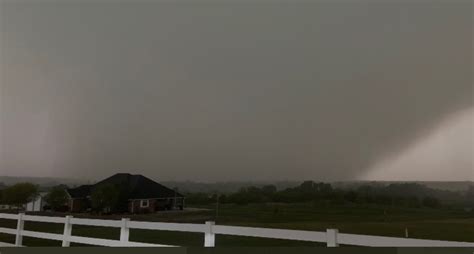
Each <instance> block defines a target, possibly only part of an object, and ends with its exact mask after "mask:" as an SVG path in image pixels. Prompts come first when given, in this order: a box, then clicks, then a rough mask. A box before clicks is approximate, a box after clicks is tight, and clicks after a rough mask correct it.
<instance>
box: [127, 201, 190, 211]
mask: <svg viewBox="0 0 474 254" xmlns="http://www.w3.org/2000/svg"><path fill="white" fill-rule="evenodd" d="M174 202H176V203H174ZM140 203H141V200H130V201H129V202H128V212H129V213H154V212H158V211H165V210H168V209H173V206H176V207H179V208H181V209H182V208H183V207H184V198H176V200H174V198H169V199H148V204H149V205H148V207H141V206H140Z"/></svg>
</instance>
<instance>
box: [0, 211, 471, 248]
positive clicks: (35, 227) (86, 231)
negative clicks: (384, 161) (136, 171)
mask: <svg viewBox="0 0 474 254" xmlns="http://www.w3.org/2000/svg"><path fill="white" fill-rule="evenodd" d="M213 207H214V206H208V207H206V206H202V207H201V208H208V209H210V210H203V211H192V212H168V213H159V214H153V215H137V216H130V215H128V216H127V215H124V216H120V215H116V216H102V217H100V218H104V219H119V218H120V217H129V218H131V219H132V220H141V221H164V222H186V223H204V222H205V221H206V220H215V221H216V223H217V224H221V225H239V226H254V227H267V228H286V229H300V230H314V231H325V230H326V229H327V228H337V229H339V231H340V232H344V233H354V234H368V235H382V236H396V237H404V234H405V228H408V232H409V236H410V237H411V238H424V239H434V240H452V241H469V242H474V214H473V213H466V212H464V211H460V210H447V209H402V208H382V207H361V206H359V207H349V206H338V207H334V206H331V207H329V206H327V207H326V206H325V205H320V204H319V205H318V204H252V205H220V206H219V216H218V218H217V219H216V218H215V214H216V213H215V211H214V210H212V208H213ZM61 216H63V215H61ZM74 216H75V217H84V216H85V215H79V214H77V215H74ZM96 217H97V216H96ZM0 227H9V228H15V227H16V223H15V221H11V220H0ZM25 229H27V230H32V231H41V232H50V233H59V234H62V231H63V226H62V225H59V224H51V223H36V222H26V223H25ZM119 234H120V232H119V229H117V228H104V227H90V226H74V227H73V235H77V236H88V237H97V238H106V239H119ZM130 240H131V241H139V242H149V243H160V244H170V245H180V246H202V245H203V241H204V236H203V234H199V233H182V232H168V231H155V230H153V231H152V230H136V229H133V230H131V233H130ZM0 241H3V242H14V236H10V235H5V234H0ZM24 245H27V246H52V245H53V246H58V245H60V242H58V241H46V240H41V239H35V238H25V239H24ZM216 245H217V246H317V245H324V244H320V243H309V242H299V241H285V240H274V239H262V238H252V237H234V236H221V235H218V236H217V237H216ZM73 246H74V244H73Z"/></svg>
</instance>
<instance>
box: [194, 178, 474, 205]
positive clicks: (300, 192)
mask: <svg viewBox="0 0 474 254" xmlns="http://www.w3.org/2000/svg"><path fill="white" fill-rule="evenodd" d="M217 199H218V202H219V203H234V204H241V205H245V204H249V203H266V202H279V203H302V202H311V201H317V202H325V203H327V204H334V205H336V204H376V205H384V206H398V207H414V208H416V207H429V208H439V207H441V206H443V205H451V204H458V205H462V206H471V207H473V206H474V186H471V187H470V188H469V190H468V191H467V192H465V193H461V192H453V191H446V190H438V189H431V188H428V187H426V186H424V185H421V184H417V183H394V184H389V185H386V186H384V185H363V186H360V187H358V188H355V189H337V188H333V187H332V185H331V184H329V183H321V182H320V183H317V182H313V181H305V182H303V183H302V184H301V185H299V186H297V187H293V188H287V189H283V190H277V188H276V187H275V186H274V185H266V186H263V187H246V188H242V189H240V190H239V191H237V192H235V193H231V194H218V193H187V194H186V202H187V203H188V204H203V205H204V204H212V203H215V202H217Z"/></svg>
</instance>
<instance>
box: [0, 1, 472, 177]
mask: <svg viewBox="0 0 474 254" xmlns="http://www.w3.org/2000/svg"><path fill="white" fill-rule="evenodd" d="M471 5H472V3H470V2H469V1H465V2H458V1H451V2H449V3H447V2H445V1H439V2H434V1H432V2H411V3H401V2H400V3H399V2H397V1H384V2H383V3H376V2H361V1H359V2H357V3H356V2H355V1H353V2H350V1H347V2H342V1H335V2H315V3H302V2H301V3H295V4H289V3H286V2H285V3H282V2H280V3H271V2H259V3H257V2H255V3H250V2H245V3H237V2H231V1H227V2H223V3H217V2H214V3H211V2H202V3H191V2H184V1H179V2H175V3H171V2H140V3H133V2H126V3H112V2H110V1H109V2H107V1H105V2H102V1H92V2H80V1H67V2H64V3H59V2H46V1H45V2H40V3H37V2H22V3H18V2H1V5H0V7H1V16H0V22H1V24H0V26H1V33H0V36H1V37H0V42H1V60H0V64H1V65H0V67H1V68H0V70H1V89H2V90H1V101H0V102H1V104H0V105H1V108H0V110H1V111H0V112H1V129H0V134H1V138H2V140H1V143H0V145H1V146H0V148H1V152H2V157H1V161H0V167H1V171H2V174H7V175H36V176H41V175H48V176H74V177H99V176H100V177H102V176H106V175H109V174H111V173H115V172H117V171H122V172H123V171H127V172H128V171H131V172H137V173H144V174H147V175H150V176H153V177H156V178H161V179H198V180H227V179H238V180H253V179H267V178H268V179H303V178H313V179H353V178H355V177H357V176H358V175H360V174H362V173H364V170H367V169H368V168H369V167H370V165H371V164H373V163H375V162H376V161H377V160H378V159H380V158H382V157H385V156H388V155H390V154H394V153H395V154H396V153H398V152H399V151H402V150H403V149H404V148H405V147H407V146H409V145H410V144H412V143H414V142H416V140H417V139H418V138H419V137H421V136H423V133H425V132H427V131H429V130H430V129H431V128H433V126H434V125H435V124H436V123H437V122H438V121H440V120H441V119H443V118H444V117H446V116H448V115H450V114H454V113H456V112H458V111H460V110H463V109H465V108H470V107H472V106H473V105H472V76H471V75H472V13H471V10H472V8H471ZM467 138H469V137H467ZM471 165H472V164H471ZM454 173H455V172H454Z"/></svg>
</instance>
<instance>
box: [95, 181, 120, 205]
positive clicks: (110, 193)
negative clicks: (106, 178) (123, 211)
mask: <svg viewBox="0 0 474 254" xmlns="http://www.w3.org/2000/svg"><path fill="white" fill-rule="evenodd" d="M119 196H120V192H119V190H118V189H117V187H115V186H114V185H112V184H106V185H99V186H98V187H96V188H95V189H94V190H93V191H92V193H91V205H92V208H93V209H94V210H95V211H98V212H104V211H105V212H110V211H112V210H114V209H115V208H116V206H117V204H118V201H119Z"/></svg>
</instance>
